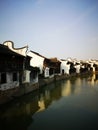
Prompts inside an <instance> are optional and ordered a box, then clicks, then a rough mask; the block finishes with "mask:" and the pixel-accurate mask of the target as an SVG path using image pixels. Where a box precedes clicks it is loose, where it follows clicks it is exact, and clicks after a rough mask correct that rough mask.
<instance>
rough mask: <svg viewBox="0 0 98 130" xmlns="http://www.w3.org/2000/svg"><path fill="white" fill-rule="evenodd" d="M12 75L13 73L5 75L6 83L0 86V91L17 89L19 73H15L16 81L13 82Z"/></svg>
mask: <svg viewBox="0 0 98 130" xmlns="http://www.w3.org/2000/svg"><path fill="white" fill-rule="evenodd" d="M12 75H13V73H9V72H7V73H6V78H7V79H6V80H7V82H6V83H3V84H0V90H1V91H4V90H8V89H12V88H16V87H19V73H17V76H18V81H13V79H12Z"/></svg>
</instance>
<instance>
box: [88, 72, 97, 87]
mask: <svg viewBox="0 0 98 130" xmlns="http://www.w3.org/2000/svg"><path fill="white" fill-rule="evenodd" d="M87 81H88V85H89V86H91V87H94V86H96V85H98V74H93V75H92V76H89V77H88V79H87Z"/></svg>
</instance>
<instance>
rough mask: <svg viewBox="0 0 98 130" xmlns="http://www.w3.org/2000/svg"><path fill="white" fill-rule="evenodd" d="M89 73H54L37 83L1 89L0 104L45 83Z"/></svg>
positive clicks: (88, 73) (36, 88)
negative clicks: (52, 75)
mask: <svg viewBox="0 0 98 130" xmlns="http://www.w3.org/2000/svg"><path fill="white" fill-rule="evenodd" d="M91 74H92V72H86V73H82V74H76V73H74V74H71V75H55V76H54V77H51V78H41V79H39V83H36V84H29V83H25V84H23V85H21V86H19V87H17V88H14V89H11V90H6V91H1V92H0V105H2V104H5V103H8V102H10V101H12V100H13V101H14V99H16V98H19V97H21V96H23V95H26V94H29V93H31V92H33V91H36V90H38V89H39V88H41V87H43V86H45V85H48V84H51V83H53V82H56V81H60V80H66V79H70V78H73V77H78V76H84V75H91Z"/></svg>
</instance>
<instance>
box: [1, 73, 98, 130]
mask: <svg viewBox="0 0 98 130" xmlns="http://www.w3.org/2000/svg"><path fill="white" fill-rule="evenodd" d="M74 129H75V130H90V129H92V130H98V75H95V74H94V75H92V76H82V77H73V78H71V79H67V80H62V81H57V82H54V83H52V84H50V85H47V86H45V87H42V88H41V89H40V90H37V91H35V92H33V93H30V94H28V95H26V96H24V97H21V98H19V99H15V101H14V102H11V103H8V104H6V105H3V106H0V130H74Z"/></svg>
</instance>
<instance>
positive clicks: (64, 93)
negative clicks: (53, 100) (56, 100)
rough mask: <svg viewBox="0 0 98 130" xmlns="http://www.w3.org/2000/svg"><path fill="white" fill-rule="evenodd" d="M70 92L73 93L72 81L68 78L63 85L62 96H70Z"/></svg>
mask: <svg viewBox="0 0 98 130" xmlns="http://www.w3.org/2000/svg"><path fill="white" fill-rule="evenodd" d="M70 94H71V82H70V80H67V81H66V82H65V83H64V84H63V85H62V91H61V95H62V96H69V95H70Z"/></svg>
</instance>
